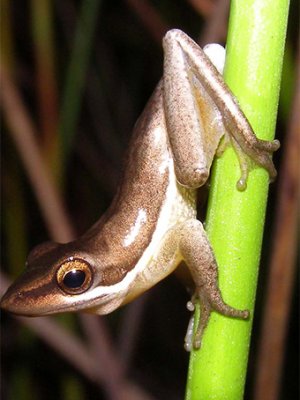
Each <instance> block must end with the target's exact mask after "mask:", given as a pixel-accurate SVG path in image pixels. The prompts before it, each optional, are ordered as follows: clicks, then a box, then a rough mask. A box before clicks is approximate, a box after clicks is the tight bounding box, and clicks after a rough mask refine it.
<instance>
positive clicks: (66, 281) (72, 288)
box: [56, 258, 93, 294]
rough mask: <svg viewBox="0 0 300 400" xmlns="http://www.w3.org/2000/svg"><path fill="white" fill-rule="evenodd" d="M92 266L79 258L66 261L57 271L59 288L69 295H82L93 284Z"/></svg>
mask: <svg viewBox="0 0 300 400" xmlns="http://www.w3.org/2000/svg"><path fill="white" fill-rule="evenodd" d="M92 278H93V275H92V269H91V267H90V265H89V264H88V263H87V262H86V261H84V260H81V259H79V258H73V259H69V260H67V261H65V262H64V263H62V264H61V265H60V267H59V268H58V270H57V274H56V279H57V283H58V284H59V287H60V288H61V289H62V290H63V291H64V292H65V293H68V294H81V293H83V292H85V291H86V290H88V289H89V288H90V286H91V284H92V280H93V279H92Z"/></svg>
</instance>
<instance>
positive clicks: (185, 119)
mask: <svg viewBox="0 0 300 400" xmlns="http://www.w3.org/2000/svg"><path fill="white" fill-rule="evenodd" d="M163 45H164V53H165V58H164V79H163V82H164V89H163V96H164V110H165V116H166V124H167V129H168V135H169V139H170V143H171V147H172V151H173V156H174V160H175V172H176V176H177V179H178V181H179V182H180V183H181V184H182V185H185V186H187V187H199V186H201V185H202V184H203V183H204V182H206V180H207V177H208V175H209V169H210V166H211V163H212V160H213V158H214V156H215V154H216V151H217V148H218V145H219V142H220V139H221V137H222V136H223V135H224V134H226V135H228V137H229V138H230V141H231V142H232V144H233V147H234V150H235V151H236V153H237V156H238V158H239V162H240V165H241V178H240V179H239V181H238V183H237V187H238V189H240V190H244V189H245V188H246V181H247V177H248V170H249V168H250V165H251V163H249V158H250V159H252V160H253V161H254V163H255V164H257V165H260V166H262V167H264V168H265V169H266V170H267V171H268V173H269V176H270V178H271V180H272V179H274V178H275V176H276V170H275V167H274V165H273V162H272V159H271V155H272V153H273V152H274V151H275V150H277V149H278V147H279V142H278V141H277V140H273V141H264V140H260V139H258V138H257V137H256V136H255V134H254V132H253V130H252V128H251V126H250V124H249V122H248V120H247V118H246V117H245V115H244V114H243V112H242V111H241V109H240V107H239V105H238V102H237V100H236V99H235V97H234V96H233V94H232V93H231V91H230V89H229V88H228V87H227V86H226V84H225V83H224V81H223V78H222V76H221V74H220V73H219V72H218V71H217V69H216V68H215V66H214V65H213V64H212V62H211V61H210V60H209V58H208V57H207V56H206V54H205V53H204V51H203V50H202V49H201V48H200V47H199V46H198V45H197V44H196V43H195V42H194V41H193V40H192V39H190V38H189V37H188V36H187V35H186V34H185V33H183V32H182V31H179V30H176V29H174V30H171V31H169V32H168V33H167V34H166V36H165V37H164V41H163Z"/></svg>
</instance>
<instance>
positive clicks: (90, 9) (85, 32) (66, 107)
mask: <svg viewBox="0 0 300 400" xmlns="http://www.w3.org/2000/svg"><path fill="white" fill-rule="evenodd" d="M100 4H101V2H100V0H83V1H82V5H81V10H80V16H79V21H78V25H77V28H76V34H75V39H74V46H73V50H72V54H71V60H70V64H69V67H68V71H67V78H66V83H65V88H64V93H63V101H62V108H61V115H60V124H59V130H60V135H61V143H62V153H63V157H66V156H67V155H68V154H69V152H70V147H71V144H72V140H73V137H74V134H75V133H76V125H77V121H78V116H79V110H80V104H81V98H82V92H83V87H84V82H85V76H86V73H87V67H88V61H89V56H90V51H91V43H92V38H93V34H94V32H95V28H96V21H97V16H98V10H99V6H100Z"/></svg>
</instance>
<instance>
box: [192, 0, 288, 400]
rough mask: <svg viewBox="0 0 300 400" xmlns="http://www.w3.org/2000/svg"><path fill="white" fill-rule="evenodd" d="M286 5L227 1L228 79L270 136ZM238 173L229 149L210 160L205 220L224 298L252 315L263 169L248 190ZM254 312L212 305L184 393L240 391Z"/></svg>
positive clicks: (268, 0) (237, 395) (232, 394)
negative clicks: (242, 313) (230, 314)
mask: <svg viewBox="0 0 300 400" xmlns="http://www.w3.org/2000/svg"><path fill="white" fill-rule="evenodd" d="M288 6H289V2H288V0H243V1H241V0H233V1H232V2H231V14H230V23H229V32H228V41H227V59H226V69H225V80H226V82H227V83H228V85H229V86H230V88H231V90H232V91H233V93H234V94H235V95H236V97H237V98H238V100H239V104H240V106H241V108H242V109H243V111H244V112H245V114H246V116H247V118H248V119H249V121H250V123H251V125H252V127H253V129H254V131H255V132H256V134H257V136H258V137H260V138H263V139H268V140H270V139H272V138H273V136H274V129H275V122H276V112H277V105H278V96H279V87H280V76H281V67H282V58H283V49H284V42H285V34H286V24H287V15H288ZM239 174H240V171H239V166H238V162H237V158H236V155H235V154H234V152H233V150H232V149H228V150H226V151H225V153H224V154H223V156H222V157H221V158H220V159H218V160H217V161H216V163H215V165H214V169H213V173H212V185H211V191H210V198H209V208H208V214H207V220H206V222H207V232H208V235H209V238H210V241H211V243H212V247H213V249H214V252H215V255H216V259H217V262H218V266H219V285H220V288H221V291H222V294H223V298H224V300H225V301H226V302H227V303H229V304H230V305H232V306H234V307H237V308H240V309H244V308H247V309H249V310H250V311H251V317H252V318H253V310H254V300H255V292H256V284H257V274H258V265H259V260H260V251H261V243H262V234H263V227H264V218H265V209H266V202H267V194H268V174H267V172H266V171H265V170H263V169H262V168H255V169H253V170H252V171H251V173H250V176H249V179H248V187H247V190H246V191H245V192H239V191H238V190H237V189H236V182H237V180H238V178H239ZM252 318H251V320H250V321H248V322H246V321H241V320H237V319H230V318H227V317H224V316H222V315H219V314H216V313H213V315H212V317H211V319H210V322H209V325H208V327H207V329H206V331H205V334H204V338H203V344H202V348H201V349H200V350H199V351H195V352H192V354H191V360H190V369H189V375H188V387H187V396H186V398H187V399H197V400H201V399H222V400H226V399H230V400H238V399H242V398H243V392H244V383H245V377H246V371H247V358H248V350H249V342H250V335H251V327H252Z"/></svg>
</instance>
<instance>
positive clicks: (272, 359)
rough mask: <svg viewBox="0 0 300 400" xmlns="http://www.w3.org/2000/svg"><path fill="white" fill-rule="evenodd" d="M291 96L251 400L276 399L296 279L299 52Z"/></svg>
mask: <svg viewBox="0 0 300 400" xmlns="http://www.w3.org/2000/svg"><path fill="white" fill-rule="evenodd" d="M296 70H297V71H298V72H297V74H298V76H297V77H296V86H295V96H294V102H293V108H292V111H291V117H290V123H289V127H288V130H287V136H286V138H285V146H286V148H285V153H284V155H283V160H282V166H281V169H280V175H279V184H278V206H277V210H276V221H275V230H274V232H275V233H274V239H273V249H272V251H271V255H272V257H271V262H270V272H269V279H268V283H267V295H266V302H265V306H264V312H263V318H262V321H263V323H262V328H261V329H262V333H261V337H260V345H259V351H258V361H257V365H258V366H257V371H256V381H255V388H254V397H253V399H255V400H276V399H278V398H279V395H280V387H281V379H282V372H283V362H284V354H285V350H286V346H287V343H286V337H287V331H288V321H289V316H290V307H291V300H292V298H291V296H292V293H293V285H294V284H295V279H294V278H295V275H296V253H297V229H298V223H299V199H300V176H299V172H300V168H299V156H300V113H299V110H300V52H299V49H298V59H297V62H296Z"/></svg>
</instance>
